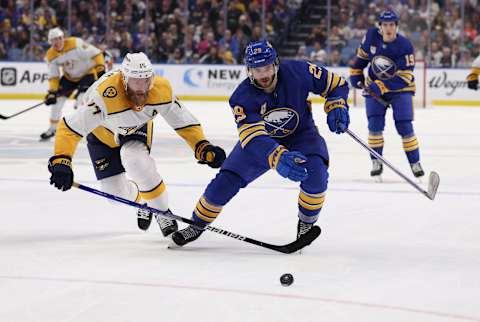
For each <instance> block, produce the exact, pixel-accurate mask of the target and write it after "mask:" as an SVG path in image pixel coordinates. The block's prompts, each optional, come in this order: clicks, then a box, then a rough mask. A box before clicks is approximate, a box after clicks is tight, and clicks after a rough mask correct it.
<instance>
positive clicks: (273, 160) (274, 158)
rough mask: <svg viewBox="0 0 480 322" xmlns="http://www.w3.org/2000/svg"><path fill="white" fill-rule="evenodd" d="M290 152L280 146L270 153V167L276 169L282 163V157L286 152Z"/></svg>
mask: <svg viewBox="0 0 480 322" xmlns="http://www.w3.org/2000/svg"><path fill="white" fill-rule="evenodd" d="M286 151H288V150H287V149H286V148H285V147H284V146H283V145H279V146H277V147H276V148H275V150H273V151H272V153H270V155H269V156H268V165H269V166H270V168H271V169H276V168H277V164H278V162H279V161H280V157H281V156H282V154H283V153H284V152H286Z"/></svg>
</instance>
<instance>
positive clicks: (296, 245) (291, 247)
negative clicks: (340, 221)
mask: <svg viewBox="0 0 480 322" xmlns="http://www.w3.org/2000/svg"><path fill="white" fill-rule="evenodd" d="M321 232H322V230H321V229H320V227H318V226H313V227H312V229H310V230H309V231H308V232H307V233H306V234H305V235H302V237H300V238H299V239H297V240H296V241H294V242H292V243H290V244H287V245H285V246H280V247H279V248H278V249H277V250H278V251H280V252H282V253H285V254H292V253H295V252H297V251H299V250H300V249H302V248H304V247H306V246H308V245H310V244H311V243H313V241H314V240H315V239H317V237H318V236H320V233H321Z"/></svg>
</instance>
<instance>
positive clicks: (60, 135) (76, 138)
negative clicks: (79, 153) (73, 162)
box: [54, 118, 82, 157]
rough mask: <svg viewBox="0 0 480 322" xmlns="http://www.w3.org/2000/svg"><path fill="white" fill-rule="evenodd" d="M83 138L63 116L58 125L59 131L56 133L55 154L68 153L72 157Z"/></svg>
mask: <svg viewBox="0 0 480 322" xmlns="http://www.w3.org/2000/svg"><path fill="white" fill-rule="evenodd" d="M81 139H82V136H81V135H80V134H79V133H77V132H75V131H74V130H73V129H72V128H70V127H69V126H68V124H67V122H65V118H62V120H61V121H60V123H58V126H57V133H56V135H55V147H54V154H55V155H60V154H62V155H67V156H69V157H72V156H73V155H74V154H75V150H76V149H77V145H78V142H80V140H81Z"/></svg>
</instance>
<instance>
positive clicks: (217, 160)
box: [195, 140, 227, 169]
mask: <svg viewBox="0 0 480 322" xmlns="http://www.w3.org/2000/svg"><path fill="white" fill-rule="evenodd" d="M226 157H227V156H226V154H225V151H224V150H223V149H222V148H221V147H219V146H216V145H212V144H211V143H210V142H208V141H206V140H205V141H200V142H198V143H197V146H196V148H195V158H196V159H197V160H198V163H200V164H207V165H208V166H209V167H210V168H214V169H215V168H220V167H221V166H222V164H223V161H225V159H226Z"/></svg>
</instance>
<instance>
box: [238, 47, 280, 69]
mask: <svg viewBox="0 0 480 322" xmlns="http://www.w3.org/2000/svg"><path fill="white" fill-rule="evenodd" d="M276 62H277V52H276V51H275V48H273V46H272V45H271V44H270V43H269V42H268V41H267V40H258V41H254V42H251V43H249V44H248V46H247V48H246V49H245V65H247V68H257V67H263V66H267V65H271V64H274V63H276Z"/></svg>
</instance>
